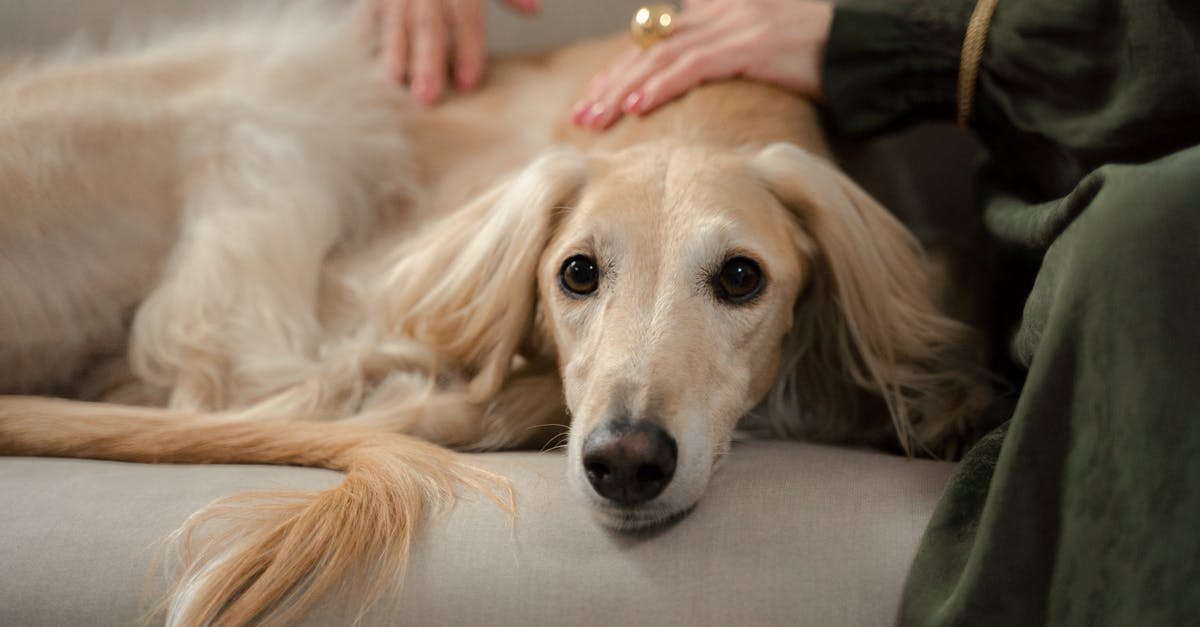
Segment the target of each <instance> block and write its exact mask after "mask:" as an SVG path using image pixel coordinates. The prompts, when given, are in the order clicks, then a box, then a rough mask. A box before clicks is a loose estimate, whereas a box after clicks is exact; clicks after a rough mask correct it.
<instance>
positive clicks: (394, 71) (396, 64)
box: [380, 0, 408, 83]
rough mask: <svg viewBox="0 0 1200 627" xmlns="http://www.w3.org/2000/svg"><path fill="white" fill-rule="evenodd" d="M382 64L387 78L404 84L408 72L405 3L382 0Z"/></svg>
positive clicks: (402, 1)
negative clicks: (385, 69)
mask: <svg viewBox="0 0 1200 627" xmlns="http://www.w3.org/2000/svg"><path fill="white" fill-rule="evenodd" d="M383 2H384V4H383V7H382V8H381V9H380V10H381V11H383V25H382V28H383V63H384V66H385V67H386V68H387V72H388V76H389V77H391V79H392V80H393V81H395V82H397V83H403V82H404V74H405V73H406V72H407V71H408V31H407V29H406V28H405V24H404V22H405V20H404V13H405V4H406V3H405V1H404V0H383Z"/></svg>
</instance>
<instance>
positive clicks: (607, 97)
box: [584, 28, 712, 129]
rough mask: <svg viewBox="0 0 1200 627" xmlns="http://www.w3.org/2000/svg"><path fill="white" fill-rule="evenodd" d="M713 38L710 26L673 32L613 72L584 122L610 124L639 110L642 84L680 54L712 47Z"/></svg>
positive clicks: (688, 53)
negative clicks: (630, 63) (670, 35)
mask: <svg viewBox="0 0 1200 627" xmlns="http://www.w3.org/2000/svg"><path fill="white" fill-rule="evenodd" d="M711 38H712V34H711V33H710V32H709V31H708V29H703V28H697V29H693V30H690V31H686V32H683V33H679V34H677V35H674V36H672V37H671V38H670V39H668V40H666V41H661V42H659V43H658V44H656V45H655V46H654V47H652V48H650V49H649V50H648V51H646V52H645V53H643V54H642V55H640V56H639V57H638V58H637V59H636V60H635V61H634V63H633V64H632V65H631V66H630V67H629V68H628V69H626V70H624V71H623V72H622V73H621V74H619V75H615V76H613V78H612V80H610V81H609V82H608V84H607V85H606V86H605V92H604V94H603V95H602V96H601V97H600V98H599V99H598V100H597V101H596V102H597V104H595V105H593V107H592V110H593V111H594V112H595V115H591V116H590V119H588V120H586V121H585V122H584V125H585V126H590V127H592V128H596V129H603V128H608V127H609V126H611V125H612V124H613V123H614V122H616V121H617V120H618V119H619V118H620V117H621V115H622V114H624V113H640V112H641V111H640V109H639V107H640V101H641V99H642V98H643V95H642V87H643V85H644V84H645V83H646V82H647V81H649V80H650V79H651V78H653V77H654V76H656V75H657V74H659V73H661V72H663V71H665V70H666V69H667V68H669V67H671V66H672V65H673V64H675V63H677V62H678V60H679V59H680V58H682V57H684V56H688V55H692V56H695V55H696V54H697V51H698V50H706V49H708V48H711V46H712V44H711V43H710V42H711ZM705 55H706V56H707V55H708V53H705Z"/></svg>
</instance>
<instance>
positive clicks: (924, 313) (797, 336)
mask: <svg viewBox="0 0 1200 627" xmlns="http://www.w3.org/2000/svg"><path fill="white" fill-rule="evenodd" d="M750 164H751V171H752V173H753V175H754V176H756V177H758V178H759V180H760V181H761V182H762V183H763V184H764V185H765V186H766V187H767V188H768V189H769V190H770V191H771V192H772V193H773V194H774V195H775V196H776V197H777V198H778V199H779V200H780V201H781V202H782V203H783V204H784V205H785V206H786V207H788V208H789V209H790V210H791V211H793V212H794V213H795V215H796V216H797V217H798V219H799V221H800V223H801V226H802V228H803V229H804V231H805V232H806V233H807V234H808V235H809V236H811V237H812V239H813V240H814V242H815V244H816V248H817V259H816V265H817V266H818V268H819V270H818V272H817V273H816V276H815V278H814V284H813V285H810V286H809V288H808V289H807V291H806V292H805V295H804V296H802V297H801V299H800V302H798V303H797V312H796V313H797V318H796V331H795V333H794V334H793V337H791V338H789V341H790V342H791V343H792V344H793V346H792V350H793V351H795V352H796V353H797V354H795V355H793V356H792V359H794V360H795V361H794V366H793V367H791V368H788V369H787V370H788V372H785V373H784V379H783V380H782V381H781V384H780V388H790V389H786V390H781V389H777V390H776V393H774V394H773V395H772V397H773V398H775V399H776V401H777V402H780V403H783V401H782V400H780V399H784V398H790V399H792V402H791V403H790V404H791V405H793V406H792V407H789V408H787V409H786V410H785V409H784V408H781V407H777V408H774V409H773V410H772V413H774V412H775V411H791V412H793V413H792V415H793V416H794V415H796V413H795V412H798V411H801V410H802V408H800V407H795V406H794V405H795V404H804V405H807V408H806V409H807V410H808V411H810V412H813V413H815V414H817V415H816V417H815V418H816V419H817V421H818V424H821V423H826V425H825V426H826V427H827V425H828V423H829V421H833V423H834V424H837V423H841V424H842V425H844V426H845V427H846V430H843V432H842V433H836V432H837V431H838V429H837V428H836V427H835V428H834V430H833V431H832V432H831V431H830V430H828V429H827V428H825V433H826V434H827V435H830V436H831V437H832V438H834V439H856V437H855V434H851V433H849V432H847V431H849V430H858V431H860V432H863V431H866V432H869V431H870V429H871V422H870V420H869V419H868V418H867V417H866V416H864V415H862V414H861V412H864V411H867V412H869V411H870V408H868V407H863V405H862V403H861V402H860V401H861V399H862V398H863V397H864V396H865V397H867V398H871V397H874V398H877V399H880V400H882V402H883V404H884V406H886V409H887V413H888V414H890V417H891V422H892V425H893V428H894V432H895V436H896V437H897V438H898V440H899V443H900V445H901V446H902V447H903V448H904V450H905V451H907V452H910V453H911V452H913V447H914V445H915V446H916V447H919V448H922V449H924V450H925V451H927V452H928V451H933V452H936V453H941V452H943V451H944V450H945V449H946V447H953V446H954V440H957V439H958V436H961V435H963V430H964V429H965V426H966V422H967V421H969V420H970V419H971V418H972V417H974V416H975V415H976V414H977V413H978V412H979V411H981V410H982V406H983V404H985V403H986V401H987V399H988V385H987V377H986V373H985V371H984V370H983V367H982V363H981V361H982V357H981V345H980V343H979V341H978V337H977V335H976V334H975V333H974V332H973V331H972V330H971V329H970V328H968V327H966V326H965V325H963V324H960V323H958V322H956V321H954V320H951V319H949V318H947V317H945V316H943V315H942V314H940V313H939V312H938V311H937V309H936V306H935V304H934V302H935V301H934V299H933V294H932V293H931V292H932V289H931V283H930V280H929V278H928V270H927V267H926V265H925V260H924V257H923V254H922V252H921V249H920V245H919V244H918V243H917V241H916V239H915V238H914V237H913V236H912V234H911V233H910V232H909V231H908V230H907V229H906V228H905V227H904V226H903V225H902V224H900V222H899V221H898V220H896V219H895V218H894V217H893V216H892V215H891V214H890V213H889V212H888V211H887V210H886V209H884V208H883V207H882V206H880V205H879V203H877V202H876V201H875V200H874V199H872V198H871V197H870V195H868V194H867V193H866V192H865V191H864V190H863V189H862V188H860V187H859V186H858V185H856V184H855V183H854V182H853V181H851V180H850V179H849V178H848V177H847V176H846V175H844V174H842V173H841V172H840V171H839V170H838V169H837V168H835V167H834V166H833V165H832V164H830V163H829V162H827V161H826V160H824V159H822V158H820V157H817V156H815V155H812V154H810V153H808V152H806V151H804V150H803V149H801V148H799V147H797V146H794V145H790V144H775V145H772V146H769V147H767V148H765V149H763V150H762V151H761V152H759V153H758V154H757V155H756V156H754V157H753V158H752V160H751V162H750ZM785 366H786V364H785ZM768 402H771V401H770V400H768ZM784 404H787V403H784ZM876 406H877V407H878V404H877V405H876ZM875 424H880V423H878V422H876V423H875ZM882 424H886V421H884V422H883V423H882ZM877 431H878V429H877ZM859 437H862V438H863V439H871V438H872V435H871V434H870V433H860V434H859ZM874 437H878V435H875V436H874Z"/></svg>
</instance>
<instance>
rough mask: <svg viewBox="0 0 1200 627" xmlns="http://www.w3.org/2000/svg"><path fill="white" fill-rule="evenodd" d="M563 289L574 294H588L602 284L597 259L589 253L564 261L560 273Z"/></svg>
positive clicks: (559, 278)
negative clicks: (588, 254)
mask: <svg viewBox="0 0 1200 627" xmlns="http://www.w3.org/2000/svg"><path fill="white" fill-rule="evenodd" d="M558 282H559V284H560V285H561V286H562V289H563V291H565V292H567V293H568V294H570V295H572V296H587V295H588V294H591V293H592V292H594V291H596V286H598V285H599V284H600V269H599V268H597V267H596V260H595V259H592V258H591V257H588V256H587V255H575V256H574V257H571V258H569V259H567V260H566V261H564V262H563V265H562V270H560V271H559V273H558Z"/></svg>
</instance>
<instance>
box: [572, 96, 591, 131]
mask: <svg viewBox="0 0 1200 627" xmlns="http://www.w3.org/2000/svg"><path fill="white" fill-rule="evenodd" d="M591 107H592V103H590V102H588V101H586V100H580V101H579V102H577V103H575V106H574V107H571V122H573V123H575V124H576V125H579V126H582V125H583V115H584V114H585V113H587V112H588V109H590V108H591Z"/></svg>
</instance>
